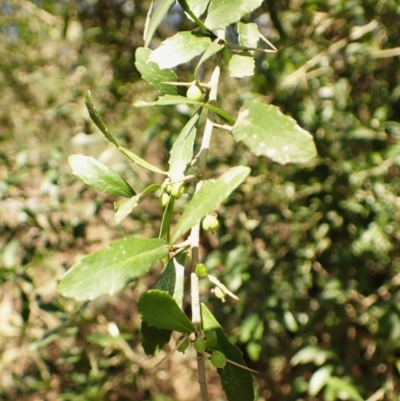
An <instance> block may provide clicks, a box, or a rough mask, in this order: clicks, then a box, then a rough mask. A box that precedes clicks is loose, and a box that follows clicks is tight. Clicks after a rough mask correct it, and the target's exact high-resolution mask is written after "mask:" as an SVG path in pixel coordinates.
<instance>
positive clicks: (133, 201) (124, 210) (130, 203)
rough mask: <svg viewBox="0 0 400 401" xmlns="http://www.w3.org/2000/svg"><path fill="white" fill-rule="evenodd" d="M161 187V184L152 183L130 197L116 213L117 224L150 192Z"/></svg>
mask: <svg viewBox="0 0 400 401" xmlns="http://www.w3.org/2000/svg"><path fill="white" fill-rule="evenodd" d="M160 188H161V185H160V184H151V185H149V186H148V187H147V188H146V189H145V190H144V191H143V192H141V193H140V194H138V195H136V196H134V197H133V198H130V199H128V200H127V201H126V202H124V203H122V204H121V205H120V206H119V207H118V210H117V211H116V213H115V215H114V220H115V223H116V224H119V223H121V221H122V220H123V219H124V218H125V217H126V216H128V214H129V213H131V212H132V210H133V209H134V208H135V207H136V206H137V205H138V204H139V203H140V202H141V201H142V200H143V199H145V198H146V197H147V196H148V195H149V194H152V193H154V192H156V191H157V190H158V189H160Z"/></svg>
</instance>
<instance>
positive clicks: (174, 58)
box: [150, 32, 211, 69]
mask: <svg viewBox="0 0 400 401" xmlns="http://www.w3.org/2000/svg"><path fill="white" fill-rule="evenodd" d="M210 43H211V40H210V38H209V37H207V36H203V35H201V34H199V33H197V32H178V33H177V34H175V35H174V36H172V37H170V38H168V39H167V40H164V42H162V43H161V45H160V46H159V47H158V48H157V49H156V50H154V51H153V52H152V54H151V56H150V61H152V62H154V63H156V64H158V66H159V67H160V68H161V69H165V68H173V67H176V66H177V65H179V64H183V63H187V62H188V61H190V60H192V59H193V58H195V57H196V56H199V55H200V54H202V53H204V52H205V51H206V49H207V48H208V46H209V45H210Z"/></svg>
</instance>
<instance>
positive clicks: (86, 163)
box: [68, 155, 135, 198]
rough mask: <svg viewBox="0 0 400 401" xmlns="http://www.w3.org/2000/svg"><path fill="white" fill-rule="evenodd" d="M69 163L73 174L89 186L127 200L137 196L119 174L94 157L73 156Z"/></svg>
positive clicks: (70, 157)
mask: <svg viewBox="0 0 400 401" xmlns="http://www.w3.org/2000/svg"><path fill="white" fill-rule="evenodd" d="M68 163H69V165H70V166H71V168H72V173H73V174H74V175H76V176H77V177H79V178H80V179H81V180H82V181H83V182H84V183H85V184H87V185H90V186H92V187H94V188H97V189H99V190H100V191H103V192H106V193H108V194H112V195H117V196H125V197H127V198H129V197H131V196H133V195H135V191H134V190H133V189H132V188H131V187H130V186H129V184H128V183H127V182H126V181H125V180H124V179H123V178H122V177H121V176H120V175H119V174H117V173H116V172H115V171H114V170H113V169H111V168H110V167H107V166H106V165H104V164H103V163H100V162H99V161H97V160H96V159H95V158H93V157H90V156H84V155H71V156H69V158H68Z"/></svg>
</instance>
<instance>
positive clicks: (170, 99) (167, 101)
mask: <svg viewBox="0 0 400 401" xmlns="http://www.w3.org/2000/svg"><path fill="white" fill-rule="evenodd" d="M178 104H190V105H193V106H199V107H203V108H205V109H209V110H211V111H212V112H214V113H215V114H218V115H219V116H221V117H222V118H223V119H225V120H226V121H228V123H230V124H234V123H235V120H234V119H233V117H231V116H230V115H229V114H228V113H226V112H225V111H223V110H221V109H219V108H218V107H215V106H213V105H211V104H208V103H202V102H199V101H197V100H191V99H188V98H187V97H184V96H172V95H165V96H161V97H160V98H159V99H158V100H157V101H156V102H144V101H141V100H139V101H137V102H135V103H134V106H135V107H152V106H175V105H178Z"/></svg>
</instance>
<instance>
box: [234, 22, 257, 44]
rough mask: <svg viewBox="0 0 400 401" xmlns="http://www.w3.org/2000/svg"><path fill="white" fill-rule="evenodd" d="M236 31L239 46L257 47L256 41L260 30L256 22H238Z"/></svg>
mask: <svg viewBox="0 0 400 401" xmlns="http://www.w3.org/2000/svg"><path fill="white" fill-rule="evenodd" d="M237 31H238V35H239V45H240V46H245V47H257V45H258V41H259V40H260V31H259V30H258V26H257V25H256V24H254V23H250V24H244V23H243V22H238V24H237Z"/></svg>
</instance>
